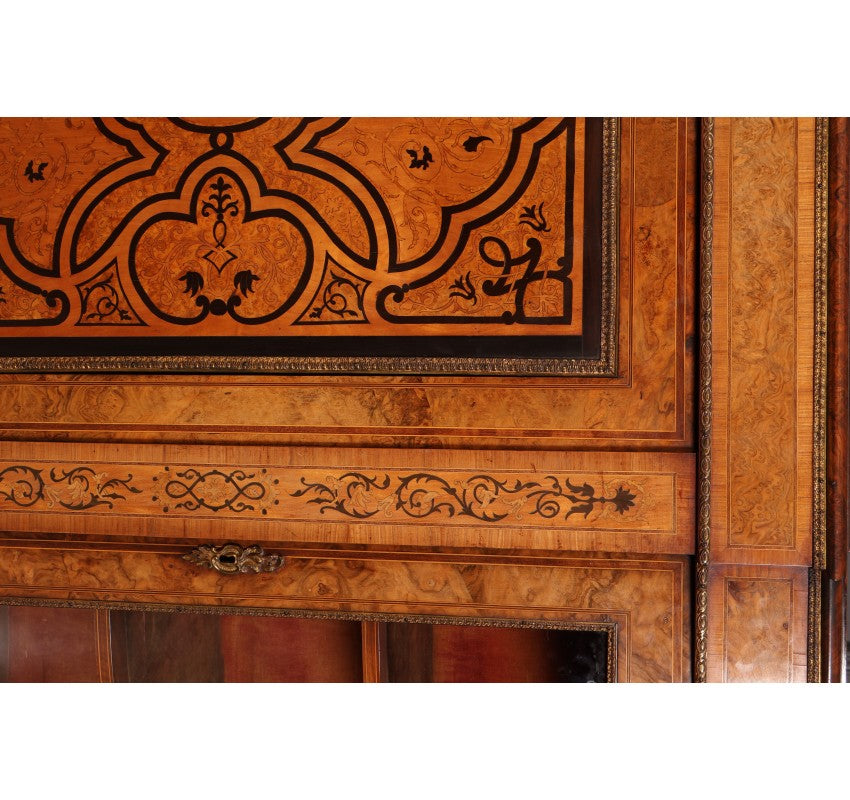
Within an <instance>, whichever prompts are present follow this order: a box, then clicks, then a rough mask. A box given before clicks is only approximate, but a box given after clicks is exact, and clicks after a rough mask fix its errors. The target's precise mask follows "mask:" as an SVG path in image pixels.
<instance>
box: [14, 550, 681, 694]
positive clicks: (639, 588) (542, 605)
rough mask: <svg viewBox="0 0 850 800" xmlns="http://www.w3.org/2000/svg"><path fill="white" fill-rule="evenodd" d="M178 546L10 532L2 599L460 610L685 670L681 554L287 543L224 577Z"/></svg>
mask: <svg viewBox="0 0 850 800" xmlns="http://www.w3.org/2000/svg"><path fill="white" fill-rule="evenodd" d="M182 552H183V550H182V549H180V548H174V547H168V546H165V547H156V548H154V547H141V546H138V547H133V546H132V545H116V546H112V547H108V546H103V547H99V548H94V547H92V546H91V545H75V544H71V543H67V542H63V543H48V542H41V543H38V542H33V541H19V542H13V541H8V542H7V543H6V546H5V547H4V548H3V556H4V557H3V559H2V561H0V597H4V598H6V600H7V602H8V601H9V600H10V599H13V598H16V597H20V596H25V597H27V598H28V599H29V601H30V602H33V601H35V602H49V601H53V602H58V603H62V602H69V601H70V602H78V603H80V602H82V603H85V602H93V601H96V602H98V603H112V604H118V605H120V606H122V607H125V608H128V607H129V608H131V607H132V606H131V605H129V604H136V603H139V604H145V605H148V606H154V607H155V606H160V607H164V606H169V605H172V606H173V605H174V604H179V605H185V606H194V607H197V608H198V609H199V610H202V609H203V608H206V609H214V608H225V607H226V608H231V609H238V610H239V611H240V612H241V613H271V612H277V613H285V612H287V611H292V612H294V613H296V614H299V613H302V612H307V613H314V614H319V615H324V616H334V615H335V614H339V613H341V612H342V613H345V612H347V613H352V614H356V615H358V616H361V617H362V616H364V615H366V616H367V617H368V616H369V615H372V616H373V617H375V616H376V615H377V618H381V617H382V615H393V616H391V617H390V616H385V617H383V618H385V619H392V620H394V621H404V620H405V619H407V618H415V619H422V618H431V617H439V618H440V619H443V620H445V621H450V619H451V618H460V619H463V620H467V621H477V622H478V623H479V624H494V623H495V624H507V625H511V624H512V625H517V626H523V625H531V626H546V625H550V626H553V627H558V626H561V627H570V626H576V627H579V628H580V627H582V626H602V627H605V626H608V627H609V628H611V629H612V630H613V631H614V634H615V636H616V662H617V663H616V673H615V674H616V677H617V680H619V681H683V680H689V676H690V660H689V659H690V644H689V635H688V618H689V613H690V600H689V591H690V589H689V569H688V564H687V560H686V559H685V558H683V557H682V558H672V557H671V558H669V559H666V560H646V559H640V558H629V557H618V558H602V557H596V558H587V557H586V558H580V559H565V558H531V557H521V556H515V557H514V558H512V559H510V560H508V559H506V558H501V559H499V558H496V557H487V556H482V555H463V556H461V555H454V556H452V555H447V554H446V555H436V554H430V555H427V554H422V555H414V554H410V555H407V556H404V555H399V554H391V553H383V554H382V553H377V552H373V553H363V552H360V551H349V552H345V551H342V550H336V551H333V550H328V551H304V550H302V551H295V550H287V551H286V562H285V564H284V566H283V567H282V568H281V569H280V570H279V571H278V572H275V573H265V574H259V575H253V574H252V575H239V574H236V575H221V574H218V573H215V572H213V571H211V570H207V569H202V568H198V567H196V566H192V565H189V564H187V563H186V562H185V561H184V560H183V559H182V558H181V557H180V555H181V553H182Z"/></svg>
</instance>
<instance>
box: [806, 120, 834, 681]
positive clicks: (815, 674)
mask: <svg viewBox="0 0 850 800" xmlns="http://www.w3.org/2000/svg"><path fill="white" fill-rule="evenodd" d="M828 236H829V118H828V117H819V118H818V119H817V121H816V124H815V263H814V273H815V275H814V295H815V296H814V305H815V307H814V311H815V319H814V354H813V358H814V367H813V370H814V374H813V385H814V397H813V406H812V408H813V417H814V418H813V420H812V427H813V430H812V435H813V441H812V569H811V570H810V573H809V599H808V615H807V619H808V623H807V625H808V631H807V637H806V639H807V647H806V678H807V680H808V682H809V683H819V682H820V680H821V628H822V620H821V577H822V575H821V573H822V571H823V570H825V569H826V404H827V400H826V397H827V385H826V372H827V333H828V331H827V303H828V298H829V285H828V265H827V246H828Z"/></svg>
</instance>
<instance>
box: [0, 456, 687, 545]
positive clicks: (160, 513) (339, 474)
mask: <svg viewBox="0 0 850 800" xmlns="http://www.w3.org/2000/svg"><path fill="white" fill-rule="evenodd" d="M0 466H2V469H0V510H2V511H6V512H13V511H29V512H63V513H67V512H69V511H73V512H76V513H97V514H100V515H103V514H116V515H119V514H131V515H145V516H154V517H169V518H171V517H175V516H178V517H192V518H212V519H222V518H223V519H251V518H255V519H257V518H259V519H269V520H288V521H301V522H319V521H320V522H321V523H322V524H323V525H324V524H347V523H350V522H352V521H362V522H372V523H378V524H386V523H392V524H394V525H419V524H422V523H423V522H426V523H439V524H440V525H441V526H449V527H451V526H468V525H482V524H483V525H493V526H499V527H522V528H542V529H546V530H552V529H555V528H564V529H571V528H577V529H599V530H603V531H604V530H612V531H629V530H635V531H641V532H645V533H653V532H658V533H670V532H672V531H673V530H674V529H675V507H674V505H675V504H674V503H673V502H672V501H673V498H675V496H676V491H677V476H676V474H675V473H635V472H595V471H590V472H581V473H578V472H577V473H570V472H560V473H531V472H523V471H512V470H502V471H494V472H492V473H483V472H478V473H476V472H464V471H461V470H443V471H439V470H423V469H418V470H417V469H385V470H380V469H378V470H375V469H365V468H362V467H360V468H353V469H348V470H346V469H339V468H329V467H312V468H309V469H308V468H304V467H272V466H265V467H250V466H246V467H240V468H236V469H234V468H233V467H225V466H223V465H176V464H172V465H167V466H162V465H155V464H133V465H127V466H126V468H125V467H121V466H117V465H105V464H91V465H88V464H85V465H84V464H70V465H62V466H57V465H50V464H43V463H32V464H9V465H0Z"/></svg>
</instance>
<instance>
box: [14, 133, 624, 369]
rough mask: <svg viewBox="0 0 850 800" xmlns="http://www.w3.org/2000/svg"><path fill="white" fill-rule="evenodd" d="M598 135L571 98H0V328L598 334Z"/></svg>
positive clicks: (303, 334)
mask: <svg viewBox="0 0 850 800" xmlns="http://www.w3.org/2000/svg"><path fill="white" fill-rule="evenodd" d="M604 152H605V146H604V144H603V124H602V121H601V120H584V119H576V118H557V117H556V118H466V119H463V118H438V117H431V118H409V119H402V118H389V117H380V118H311V119H297V118H292V119H280V118H272V119H257V120H253V121H249V122H241V121H226V120H206V121H201V120H196V121H194V122H192V123H188V122H186V121H182V120H178V119H174V118H168V119H161V118H159V119H158V118H132V119H124V118H112V119H110V118H99V119H96V120H91V119H82V118H79V119H58V118H42V119H37V118H22V117H17V118H5V119H0V175H2V176H3V178H4V180H3V183H2V190H0V218H2V220H3V225H2V226H0V269H2V273H3V275H2V278H0V284H2V288H3V291H4V295H5V301H4V302H3V303H2V304H0V337H4V336H6V337H9V336H13V337H14V336H15V334H16V332H17V333H19V334H23V335H24V336H25V337H27V338H29V337H38V338H42V339H47V338H54V337H72V338H82V337H94V338H95V339H98V338H100V339H109V340H112V341H114V340H115V339H123V338H130V339H145V340H148V339H151V338H157V337H160V338H161V337H166V336H170V337H177V340H176V341H175V342H171V343H169V345H170V347H171V348H172V349H169V348H168V347H166V349H165V350H164V351H162V352H163V354H164V355H177V354H178V352H177V351H176V350H175V349H173V348H179V346H180V345H181V344H182V340H183V339H184V337H186V336H193V337H212V336H225V337H227V340H226V341H224V342H217V343H214V344H210V345H207V347H211V348H212V350H211V354H212V355H219V354H221V353H222V349H223V348H228V347H230V348H232V347H233V346H234V345H236V343H235V342H234V341H232V339H233V338H236V339H238V338H240V337H248V336H250V337H258V336H259V337H283V338H284V339H286V338H290V337H292V338H295V339H298V340H302V339H305V338H308V337H309V338H318V339H326V340H329V339H330V337H337V338H339V337H342V339H343V341H342V342H339V343H337V347H338V348H340V349H338V350H334V349H333V347H332V348H331V350H330V351H329V352H330V353H331V354H332V355H333V354H336V355H340V356H343V355H346V350H345V347H346V346H350V344H351V341H350V340H351V339H355V340H356V339H359V338H367V337H375V336H388V337H393V336H411V335H413V336H415V337H416V338H417V339H427V338H429V337H434V336H450V335H455V336H456V335H460V336H462V337H463V339H464V340H469V339H471V338H474V337H480V336H487V335H497V336H500V337H508V338H515V339H518V338H522V337H524V336H528V335H538V336H543V337H544V338H550V337H551V338H552V345H553V347H554V348H555V350H557V348H558V339H559V340H560V341H561V342H563V341H564V338H563V337H566V336H571V335H576V334H577V335H578V336H579V338H581V335H582V333H583V328H584V325H585V321H586V322H587V323H588V324H589V326H590V327H592V328H594V329H595V332H596V336H595V342H594V341H593V340H592V339H591V340H589V341H588V342H587V344H588V345H589V347H588V350H589V351H591V352H592V351H593V350H596V351H597V353H598V351H599V349H600V338H599V336H600V330H601V326H600V322H599V317H600V313H601V311H600V306H599V298H598V296H599V292H598V291H597V292H596V293H595V294H596V299H595V300H592V299H591V298H590V296H589V295H588V296H587V299H588V300H590V301H591V302H590V303H588V304H587V305H590V306H596V307H595V311H594V312H593V313H592V314H591V315H590V316H589V317H586V316H585V315H584V314H583V312H584V311H585V310H588V309H587V308H585V305H586V304H585V303H584V302H583V300H584V298H585V293H584V291H583V288H584V286H583V284H584V282H585V276H587V279H588V281H589V282H595V284H596V285H597V286H598V285H600V276H601V274H602V261H601V258H600V256H601V249H600V248H599V246H598V245H597V246H593V243H594V242H599V241H601V239H602V235H603V232H602V231H603V229H602V204H603V199H602V195H603V171H604V170H603V164H602V160H603V155H604ZM608 157H609V158H615V157H616V152H614V151H613V149H612V152H611V153H609V156H608ZM613 169H614V165H608V171H610V172H612V171H613ZM585 175H587V178H588V182H587V183H585V180H584V178H585ZM585 223H587V226H588V228H587V230H585ZM586 239H587V240H590V245H589V246H586V245H585V240H586ZM500 276H501V278H502V279H501V280H500ZM411 325H414V326H415V327H414V328H411V327H410V326H411ZM555 337H557V339H556V338H555ZM25 343H26V341H25V340H23V341H22V342H21V343H20V344H19V346H20V347H21V348H22V349H23V348H24V347H25ZM103 344H104V343H103V342H100V343H96V344H94V345H92V347H93V349H94V352H93V354H94V355H98V354H100V350H101V349H102V346H103ZM148 344H149V343H148ZM277 345H278V347H286V345H283V344H281V343H279V342H278V343H277ZM297 345H298V342H296V343H295V346H297ZM343 345H345V346H343ZM69 346H70V345H69V343H68V342H64V343H62V345H61V346H60V347H59V349H58V355H62V354H63V353H64V352H66V351H63V349H62V348H63V347H64V348H66V349H67V348H68V347H69ZM237 346H238V345H237ZM372 346H375V345H374V343H373V344H372ZM413 346H414V347H416V346H417V345H416V343H414V345H413ZM423 346H426V345H425V344H424V343H423ZM457 346H459V347H460V348H461V354H465V355H469V354H472V353H474V350H475V348H474V347H473V346H472V345H471V344H470V343H469V342H468V341H466V343H464V342H463V341H461V342H459V343H457ZM242 352H243V353H244V354H245V355H251V350H250V349H248V350H244V351H242ZM424 352H425V353H427V349H426V350H425V351H424ZM119 354H121V353H120V352H119ZM302 354H303V355H306V356H309V355H310V348H309V347H306V348H303V353H302ZM363 355H365V356H370V355H372V351H370V350H369V345H368V344H367V346H366V349H365V350H364V351H363ZM579 355H582V353H581V352H579ZM588 356H590V352H588V353H587V354H586V356H585V357H588ZM305 369H307V370H309V369H310V367H309V364H307V363H305V364H302V365H301V371H304V370H305Z"/></svg>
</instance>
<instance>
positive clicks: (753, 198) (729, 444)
mask: <svg viewBox="0 0 850 800" xmlns="http://www.w3.org/2000/svg"><path fill="white" fill-rule="evenodd" d="M715 144H716V153H717V157H716V164H715V192H714V197H715V215H714V221H715V224H714V249H713V262H714V263H713V268H714V273H713V278H714V280H713V285H712V299H713V310H712V313H713V330H714V337H713V350H714V354H713V383H712V389H713V414H714V420H715V422H714V426H713V438H712V539H711V541H712V558H713V560H715V561H718V562H728V563H767V564H799V565H806V564H811V560H812V442H813V432H814V418H813V394H814V390H813V370H812V359H813V352H814V345H813V335H814V323H813V319H814V270H813V264H814V244H815V226H814V203H815V169H814V168H815V123H814V120H812V119H780V120H765V119H732V120H717V122H716V127H715Z"/></svg>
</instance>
